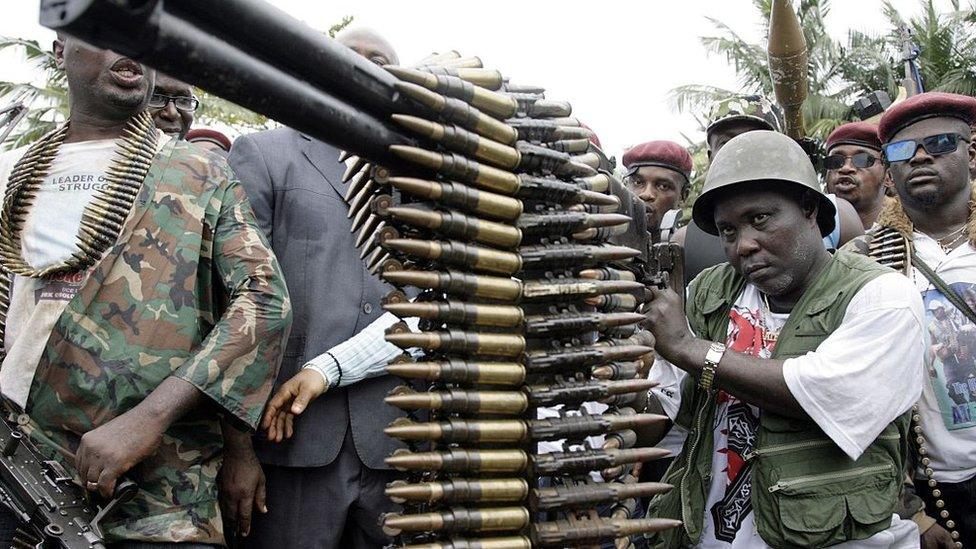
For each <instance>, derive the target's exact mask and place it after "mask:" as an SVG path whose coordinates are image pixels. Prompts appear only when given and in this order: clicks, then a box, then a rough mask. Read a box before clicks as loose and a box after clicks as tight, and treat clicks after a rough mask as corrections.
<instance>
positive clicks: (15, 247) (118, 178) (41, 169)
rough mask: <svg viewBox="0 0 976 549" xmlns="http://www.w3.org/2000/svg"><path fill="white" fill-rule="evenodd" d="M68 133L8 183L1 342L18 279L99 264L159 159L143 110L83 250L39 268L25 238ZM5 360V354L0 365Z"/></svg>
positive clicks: (0, 219) (87, 225)
mask: <svg viewBox="0 0 976 549" xmlns="http://www.w3.org/2000/svg"><path fill="white" fill-rule="evenodd" d="M67 133H68V124H65V125H64V126H62V127H61V128H59V129H58V130H56V131H54V132H52V133H50V134H48V135H47V136H45V137H43V138H41V140H40V141H38V142H37V143H35V144H34V145H32V146H31V147H30V148H29V149H28V150H27V152H26V153H25V154H24V156H23V157H22V158H21V159H20V160H19V161H18V162H17V164H16V165H15V166H14V169H13V171H12V172H11V175H10V179H9V180H8V183H7V189H6V192H5V194H4V198H3V208H2V210H0V337H3V334H4V333H5V332H6V323H7V310H8V309H9V308H10V287H11V283H12V280H13V275H14V274H18V275H21V276H26V277H31V278H43V277H48V276H53V275H56V274H61V273H70V272H77V271H81V270H84V269H87V268H89V267H91V266H92V265H94V264H95V263H96V262H97V261H98V260H99V259H100V258H101V257H102V254H103V253H104V252H105V250H106V249H108V248H109V247H110V246H111V245H113V244H114V243H115V241H116V240H117V239H118V236H119V233H120V232H121V231H122V224H123V223H124V222H125V218H126V216H128V214H129V210H131V208H132V204H133V202H135V199H136V196H137V195H138V193H139V189H140V187H141V186H142V181H143V180H144V179H145V178H146V174H147V173H148V172H149V166H150V165H151V164H152V160H153V158H154V157H155V155H156V142H157V139H158V136H157V133H156V125H155V124H154V123H153V121H152V117H151V116H150V115H149V114H148V113H146V112H145V111H143V112H141V113H139V114H137V115H135V116H133V117H132V118H130V119H129V121H128V122H126V125H125V127H124V128H123V130H122V136H121V137H119V139H117V140H116V149H115V151H116V153H117V156H116V158H114V159H113V160H112V163H111V164H110V165H109V168H108V170H107V171H106V177H105V179H106V182H107V185H106V186H105V187H104V188H103V189H101V190H99V191H97V192H96V193H95V196H94V197H93V198H92V200H91V202H90V203H89V204H88V206H87V207H86V208H85V210H84V212H83V213H82V218H81V226H80V227H79V229H78V235H77V243H78V248H79V251H78V252H75V253H74V254H72V255H71V257H69V258H68V259H66V260H64V261H61V262H59V263H55V264H53V265H51V266H48V267H45V268H43V269H35V268H34V267H32V266H31V265H30V264H28V263H27V261H26V260H25V259H24V258H23V256H22V255H21V234H20V233H21V230H22V229H23V224H24V221H25V220H26V219H27V214H28V211H29V209H30V206H31V203H32V201H33V199H34V197H35V196H37V191H38V189H39V187H40V185H41V183H42V182H43V181H44V179H45V178H46V177H47V175H48V171H49V170H50V169H51V165H52V163H53V162H54V158H55V157H56V156H57V154H58V150H59V149H60V147H61V144H62V143H64V139H65V137H66V136H67ZM4 355H5V353H4V352H3V351H2V350H0V360H2V359H3V357H4Z"/></svg>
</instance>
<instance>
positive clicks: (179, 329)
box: [26, 141, 291, 543]
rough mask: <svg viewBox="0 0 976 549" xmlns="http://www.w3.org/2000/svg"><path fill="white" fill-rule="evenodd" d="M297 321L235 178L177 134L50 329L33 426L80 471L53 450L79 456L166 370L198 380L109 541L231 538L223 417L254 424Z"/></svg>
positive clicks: (140, 470)
mask: <svg viewBox="0 0 976 549" xmlns="http://www.w3.org/2000/svg"><path fill="white" fill-rule="evenodd" d="M222 296H223V297H222ZM221 311H222V313H221ZM290 326H291V305H290V302H289V301H288V293H287V290H286V289H285V284H284V278H283V277H282V274H281V269H280V268H279V266H278V262H277V260H276V259H275V257H274V255H273V253H272V252H271V249H270V247H269V246H268V243H267V241H266V240H265V238H264V236H263V234H262V232H261V230H260V229H259V227H258V226H257V224H256V223H255V221H254V214H253V213H252V211H251V207H250V205H249V203H248V202H247V200H246V198H245V195H244V191H243V189H242V187H241V186H240V183H239V182H238V181H237V180H236V177H235V176H234V174H233V172H232V171H231V169H230V168H229V167H228V166H227V164H226V163H225V162H224V161H223V160H222V159H219V158H218V157H217V156H215V155H211V154H209V153H205V152H203V150H202V149H197V148H196V147H194V146H192V145H189V144H188V143H186V142H185V141H179V142H172V141H171V142H170V143H167V144H166V145H165V146H164V147H163V148H162V149H161V150H160V152H159V153H158V154H157V155H156V158H155V160H154V161H153V164H152V167H151V168H150V170H149V173H148V175H147V177H146V180H145V181H144V183H143V186H142V189H141V191H140V193H139V197H138V198H137V200H136V202H135V204H134V206H133V211H132V213H131V214H130V216H129V218H128V219H127V220H126V223H125V226H124V228H123V230H122V233H121V235H120V236H119V239H118V241H117V243H116V244H115V245H114V246H113V247H112V248H110V249H109V250H108V251H107V252H106V254H105V257H104V258H103V259H102V260H101V261H100V262H99V263H98V264H97V265H96V266H95V267H94V269H93V271H92V274H91V276H90V278H89V279H88V281H87V282H86V283H85V284H84V286H82V288H81V289H80V290H79V292H78V294H77V295H76V296H75V297H74V299H73V300H72V301H71V302H70V303H69V304H68V307H67V309H66V310H65V312H64V314H63V315H62V316H61V318H60V319H59V320H58V322H57V324H56V325H55V327H54V330H53V332H52V334H51V337H50V339H49V340H48V343H47V347H46V349H45V351H44V355H43V356H42V358H41V360H40V363H39V365H38V369H37V373H36V375H35V378H34V382H33V385H32V387H31V391H30V396H29V398H28V402H27V410H26V411H27V413H28V414H29V416H30V421H31V423H30V425H29V426H28V427H27V430H28V431H29V432H30V433H31V436H32V437H33V438H35V439H37V441H38V442H39V443H41V444H39V446H41V447H42V448H43V449H45V451H50V452H51V456H52V458H55V459H59V460H60V461H61V462H62V463H64V464H65V465H66V466H68V468H69V470H71V471H74V464H73V463H72V462H70V460H66V459H65V458H64V457H63V456H61V455H59V454H58V453H57V452H55V451H53V448H51V445H56V446H60V447H61V448H63V449H67V450H68V451H70V452H74V450H75V449H76V448H77V447H78V443H79V440H80V436H81V435H82V434H83V433H85V432H86V431H89V430H91V429H93V428H94V427H97V426H99V425H102V424H104V423H106V422H107V421H109V420H111V419H112V418H114V417H116V416H118V415H120V414H122V413H123V412H125V411H127V410H129V409H131V408H132V407H133V406H135V405H136V404H138V403H139V402H140V401H142V400H143V398H145V397H146V395H148V394H149V393H150V392H151V391H152V390H153V389H154V388H156V386H158V385H159V383H160V382H162V381H163V380H164V379H165V378H166V377H168V376H171V375H172V376H177V377H179V378H181V379H184V380H186V381H188V382H190V383H192V384H193V385H195V386H196V387H197V388H198V389H200V390H201V391H202V392H203V393H204V394H206V395H207V396H208V397H209V399H208V401H207V402H205V403H204V404H203V405H201V406H199V407H198V408H197V409H196V410H194V411H192V412H190V413H189V414H187V415H186V416H185V417H183V418H182V419H181V420H179V421H178V422H176V423H174V424H173V426H172V427H171V428H170V429H169V430H168V431H167V432H166V434H165V435H164V437H163V441H162V444H161V446H160V447H159V449H158V450H157V452H156V453H155V454H154V455H153V456H150V457H149V458H148V459H147V460H145V461H144V462H142V463H141V464H139V465H138V466H136V467H135V468H134V469H133V470H132V471H130V472H129V473H128V476H129V478H131V479H132V480H133V481H135V482H136V484H138V485H139V492H138V494H137V495H136V497H135V498H134V499H133V500H131V501H130V502H128V503H126V504H125V505H123V506H122V507H121V508H120V509H119V511H118V512H117V513H116V514H115V516H114V517H112V519H111V520H110V521H109V522H108V524H107V525H106V528H105V530H106V534H107V536H108V538H109V539H110V540H120V539H131V540H146V541H161V542H176V541H194V542H201V543H223V541H224V538H223V533H222V528H221V521H220V513H219V511H218V506H217V485H216V476H217V471H218V469H219V467H220V463H221V447H222V439H221V434H220V424H219V418H220V417H225V418H227V419H228V420H230V421H231V422H233V423H235V424H237V425H238V427H239V428H245V426H246V427H247V428H249V429H250V430H253V429H254V428H255V426H256V425H257V423H258V420H259V418H260V414H261V411H262V409H263V407H264V404H265V402H266V400H267V398H268V395H269V393H270V391H271V389H272V386H273V383H274V379H275V375H276V373H277V370H278V365H279V361H280V357H281V354H282V350H283V345H284V342H285V341H286V340H287V333H288V330H289V329H290ZM76 480H78V481H79V482H80V480H81V479H80V478H76Z"/></svg>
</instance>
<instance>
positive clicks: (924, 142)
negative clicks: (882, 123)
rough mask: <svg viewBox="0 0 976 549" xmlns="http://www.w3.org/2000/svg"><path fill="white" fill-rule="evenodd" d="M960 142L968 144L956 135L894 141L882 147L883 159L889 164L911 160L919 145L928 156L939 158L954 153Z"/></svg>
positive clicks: (966, 140)
mask: <svg viewBox="0 0 976 549" xmlns="http://www.w3.org/2000/svg"><path fill="white" fill-rule="evenodd" d="M960 141H964V142H966V143H969V138H968V137H966V136H964V135H959V134H958V133H939V134H935V135H930V136H928V137H923V138H921V139H905V140H903V141H895V142H893V143H888V144H887V145H885V146H884V157H885V161H886V162H888V163H889V164H890V163H893V162H904V161H906V160H911V159H912V158H913V157H914V156H915V153H916V152H918V147H919V145H921V146H922V148H924V149H925V152H927V153H929V154H930V155H932V156H940V155H943V154H949V153H951V152H954V151H955V150H956V149H957V148H959V142H960Z"/></svg>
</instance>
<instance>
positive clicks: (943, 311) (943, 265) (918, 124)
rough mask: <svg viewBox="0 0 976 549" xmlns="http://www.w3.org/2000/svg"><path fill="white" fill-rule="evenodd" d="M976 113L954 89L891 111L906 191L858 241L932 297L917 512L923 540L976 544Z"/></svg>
mask: <svg viewBox="0 0 976 549" xmlns="http://www.w3.org/2000/svg"><path fill="white" fill-rule="evenodd" d="M974 122H976V99H973V98H972V97H966V96H962V95H956V94H950V93H940V92H930V93H923V94H919V95H916V96H914V97H911V98H909V99H907V100H905V101H903V102H902V103H899V104H898V105H896V106H893V107H892V108H890V109H889V110H888V111H887V112H885V114H884V115H883V116H882V118H881V121H880V123H879V126H878V137H879V138H880V139H881V142H882V143H884V146H883V148H882V152H883V157H884V161H885V165H886V167H887V170H888V175H889V177H890V178H891V180H892V182H893V183H894V187H895V191H896V192H897V195H898V196H897V198H890V199H886V200H885V204H884V207H883V208H882V211H881V213H880V214H879V215H878V219H877V223H876V225H875V227H874V228H872V229H871V230H870V231H869V232H868V234H866V235H865V236H864V237H861V238H859V239H857V240H855V241H853V242H852V243H851V245H850V246H849V247H851V248H854V249H855V250H857V251H860V252H861V253H865V254H867V255H869V256H872V257H874V258H875V259H876V260H878V261H879V262H880V263H882V264H885V265H888V266H890V267H892V268H894V269H897V270H900V271H901V272H903V273H905V274H906V275H908V276H909V277H910V278H911V279H912V281H913V282H914V283H915V286H916V288H917V290H918V291H919V292H920V293H921V294H922V299H923V301H924V303H925V306H926V307H925V308H926V318H925V324H924V327H923V330H924V331H925V332H927V334H928V336H929V337H928V339H929V341H928V343H927V345H928V349H927V352H926V354H925V359H924V364H919V365H918V367H919V369H922V370H923V371H924V372H926V373H927V374H928V375H927V376H926V377H927V380H928V383H926V385H925V388H924V391H923V392H922V398H921V400H920V401H919V402H918V404H917V406H916V408H915V411H914V413H913V416H914V417H913V423H914V426H913V431H912V435H911V440H910V443H911V444H912V445H914V446H916V447H917V449H918V451H917V452H916V454H917V455H918V456H919V458H920V459H919V462H918V463H916V464H915V468H914V471H913V473H914V479H915V488H916V490H917V493H918V494H919V495H920V496H921V497H922V498H923V499H924V500H925V508H924V510H923V511H920V512H919V514H918V515H916V522H917V523H918V524H919V528H920V530H921V531H922V532H923V534H922V546H923V547H973V546H974V544H976V363H974V359H973V350H974V349H976V311H974V310H973V307H974V305H976V299H974V298H976V214H974V212H973V206H972V205H973V199H974V198H976V196H974V193H973V186H972V183H971V181H970V172H971V170H973V169H974V167H976V149H974V148H973V144H972V141H971V139H972V138H971V135H972V131H971V126H972V124H973V123H974ZM926 514H927V515H929V516H925V515H926ZM930 517H931V518H930ZM936 521H938V524H934V523H935V522H936Z"/></svg>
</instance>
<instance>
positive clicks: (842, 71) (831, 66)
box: [671, 0, 976, 139]
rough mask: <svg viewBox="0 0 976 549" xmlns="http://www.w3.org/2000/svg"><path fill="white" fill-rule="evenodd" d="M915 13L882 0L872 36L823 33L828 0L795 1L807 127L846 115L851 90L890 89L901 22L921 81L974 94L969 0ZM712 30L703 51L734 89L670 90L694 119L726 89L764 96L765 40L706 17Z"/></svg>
mask: <svg viewBox="0 0 976 549" xmlns="http://www.w3.org/2000/svg"><path fill="white" fill-rule="evenodd" d="M920 1H921V4H922V8H923V9H922V13H921V14H920V15H918V16H917V17H915V18H913V19H910V20H908V21H905V20H904V19H903V18H902V17H901V15H900V14H899V13H898V11H897V10H895V8H894V7H893V6H892V5H891V4H890V2H888V1H887V0H886V1H885V2H884V3H883V12H884V16H885V18H886V19H887V20H888V22H889V23H890V25H891V31H890V32H889V33H887V34H885V35H880V36H874V35H870V34H866V33H863V32H860V31H851V32H849V33H848V35H847V37H846V40H843V41H841V40H836V39H834V38H831V37H830V35H829V34H828V33H827V32H826V29H825V27H824V19H825V18H826V16H827V15H828V13H829V12H830V2H829V0H801V1H800V3H799V9H798V16H799V19H800V25H801V27H802V29H803V34H804V37H805V38H806V42H807V51H808V57H809V66H808V81H809V83H810V89H809V95H808V98H807V101H806V103H805V104H804V109H803V115H804V121H805V125H806V127H807V131H808V132H809V133H810V134H811V136H813V137H817V138H821V139H823V138H825V137H826V135H827V134H829V133H830V132H831V131H832V130H833V129H834V128H836V127H837V126H838V125H840V124H842V123H844V122H846V121H849V120H851V119H852V117H853V112H852V110H851V108H850V105H851V104H852V103H853V102H854V100H856V99H857V98H858V97H860V96H862V95H864V94H867V93H869V92H871V91H874V90H884V91H886V92H888V94H889V95H890V96H891V97H895V96H896V95H897V89H898V83H899V81H900V80H901V78H902V76H903V72H902V71H903V69H902V65H901V62H900V60H901V49H902V43H901V38H900V33H899V32H898V31H899V29H900V28H901V27H903V26H904V27H907V28H909V29H910V30H911V31H912V34H913V36H914V39H915V41H916V42H917V44H918V45H919V46H920V49H921V54H920V56H919V59H918V64H919V65H920V68H921V73H922V78H923V82H924V83H925V88H926V89H929V90H942V91H952V92H955V93H963V94H968V95H976V30H974V28H973V23H974V22H976V5H971V6H970V7H969V8H968V9H961V8H960V5H959V0H952V3H951V6H952V11H950V12H948V13H939V12H937V11H936V9H935V6H934V5H933V1H932V0H920ZM753 4H754V6H755V8H756V9H757V11H758V12H759V15H760V17H761V18H762V21H763V24H764V25H765V26H766V28H768V26H769V14H770V8H771V4H772V2H771V0H753ZM710 21H711V22H712V24H713V25H714V26H715V29H716V31H717V34H716V35H714V36H703V37H702V38H701V43H702V45H703V46H704V47H705V50H706V52H708V53H709V54H712V55H715V54H719V55H724V56H725V58H726V59H727V60H728V61H729V63H730V64H731V65H732V66H733V67H734V69H735V71H736V74H737V76H738V84H739V90H737V91H732V90H725V89H721V88H717V87H714V86H708V85H701V84H693V85H686V86H680V87H678V88H675V89H674V90H672V92H671V99H672V103H673V104H674V106H675V107H676V108H677V109H678V110H679V111H691V112H693V113H694V114H695V115H696V116H697V117H698V118H699V120H700V119H701V113H702V112H703V111H704V109H705V108H707V106H708V105H709V104H711V103H712V102H713V101H715V100H717V99H719V98H722V97H727V96H728V95H730V94H732V93H736V92H738V93H743V92H746V93H759V94H763V95H766V96H769V97H772V82H771V81H770V79H769V71H768V64H767V61H766V46H765V42H763V43H749V42H747V41H746V40H744V39H743V38H742V37H741V36H739V35H738V34H736V32H735V31H734V30H733V29H731V28H730V27H728V26H727V25H725V24H724V23H722V22H721V21H717V20H714V19H710Z"/></svg>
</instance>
